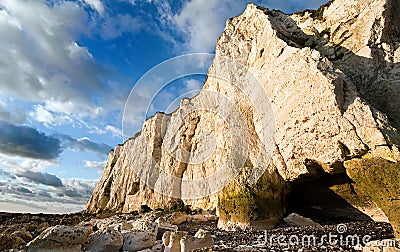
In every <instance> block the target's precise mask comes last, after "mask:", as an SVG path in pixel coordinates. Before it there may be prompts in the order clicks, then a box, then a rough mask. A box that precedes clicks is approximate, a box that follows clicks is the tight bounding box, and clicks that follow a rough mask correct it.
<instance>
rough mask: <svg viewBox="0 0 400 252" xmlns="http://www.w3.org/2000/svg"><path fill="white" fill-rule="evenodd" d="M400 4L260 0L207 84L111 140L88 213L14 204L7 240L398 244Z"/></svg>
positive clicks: (51, 243) (130, 246) (329, 247)
mask: <svg viewBox="0 0 400 252" xmlns="http://www.w3.org/2000/svg"><path fill="white" fill-rule="evenodd" d="M399 13H400V1H399V0H333V1H329V2H327V3H326V4H324V5H323V6H321V7H320V8H319V9H317V10H305V11H302V12H298V13H294V14H285V13H283V12H281V11H279V10H270V9H267V8H264V7H261V6H257V5H255V4H248V6H247V8H246V9H245V10H244V12H243V13H242V14H241V15H239V16H237V17H234V18H230V19H228V20H227V21H226V26H225V30H224V31H223V33H222V34H221V36H220V37H219V38H218V40H217V43H216V49H215V55H214V60H213V63H212V65H211V66H210V68H209V70H208V75H207V79H206V81H205V83H204V86H203V88H202V90H201V91H200V93H199V94H198V95H197V96H195V97H193V98H191V99H189V98H184V99H182V100H181V101H180V105H179V108H177V109H176V110H175V111H173V112H172V113H169V114H167V113H161V112H157V113H156V114H155V115H153V116H152V117H149V118H148V119H147V120H146V121H145V122H144V124H143V127H142V129H141V130H140V132H138V133H136V134H135V135H134V136H132V137H130V138H129V139H127V140H126V141H125V142H124V143H121V144H118V145H117V146H115V148H114V149H113V150H111V151H110V152H109V154H108V159H107V162H106V165H105V167H104V170H103V172H102V175H101V178H100V180H99V182H98V183H97V185H96V187H95V189H94V191H93V193H92V195H91V197H90V199H89V200H88V202H87V204H86V208H85V209H84V210H83V211H82V212H79V213H73V214H63V215H48V214H17V213H1V214H0V250H1V251H28V252H36V251H37V252H40V251H60V252H61V251H142V252H151V251H166V252H167V251H171V252H172V251H177V252H179V251H181V252H188V251H297V252H306V251H327V252H328V251H363V252H367V251H382V252H384V251H385V252H389V251H400V240H399V237H400V198H399V197H400V196H399V195H400V186H399V181H400V151H399V146H400V145H399V144H400V134H399V129H400V28H399V24H400V14H399ZM175 67H176V68H177V66H176V65H173V68H175ZM154 79H156V78H154ZM61 185H62V183H61V181H60V185H59V186H61Z"/></svg>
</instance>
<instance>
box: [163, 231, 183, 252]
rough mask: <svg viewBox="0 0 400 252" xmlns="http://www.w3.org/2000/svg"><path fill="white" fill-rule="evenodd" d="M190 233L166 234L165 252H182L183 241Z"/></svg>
mask: <svg viewBox="0 0 400 252" xmlns="http://www.w3.org/2000/svg"><path fill="white" fill-rule="evenodd" d="M187 234H188V233H187V232H185V231H176V232H169V231H167V232H165V233H164V235H163V237H162V241H163V244H164V246H165V250H164V252H181V243H180V241H181V239H182V238H183V237H185V236H186V235H187Z"/></svg>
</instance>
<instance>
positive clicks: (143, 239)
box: [122, 230, 157, 251]
mask: <svg viewBox="0 0 400 252" xmlns="http://www.w3.org/2000/svg"><path fill="white" fill-rule="evenodd" d="M122 236H123V239H124V244H123V246H122V250H123V251H140V250H143V249H148V248H152V247H153V246H154V245H155V243H156V240H157V231H155V232H154V230H153V231H151V230H150V231H143V230H130V231H122Z"/></svg>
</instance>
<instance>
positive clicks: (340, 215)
mask: <svg viewBox="0 0 400 252" xmlns="http://www.w3.org/2000/svg"><path fill="white" fill-rule="evenodd" d="M315 175H316V174H315V173H314V177H306V178H300V179H298V180H296V181H294V182H293V183H292V185H291V192H290V193H289V194H288V197H287V208H286V213H287V214H290V213H298V214H300V215H302V216H304V217H307V218H311V219H312V220H314V221H317V222H318V223H320V224H338V223H343V222H347V221H349V222H351V221H366V220H371V218H370V217H369V216H368V215H366V214H365V213H363V212H361V211H360V210H359V209H357V208H356V207H354V206H353V205H352V204H354V203H356V204H359V205H362V204H367V203H366V199H363V198H360V197H358V195H357V194H356V192H355V191H354V188H353V183H354V182H353V181H352V180H351V179H350V178H349V177H348V176H347V174H346V173H341V174H329V173H325V172H323V173H318V175H319V176H315ZM349 202H352V204H351V203H349Z"/></svg>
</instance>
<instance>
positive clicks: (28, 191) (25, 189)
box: [15, 186, 32, 194]
mask: <svg viewBox="0 0 400 252" xmlns="http://www.w3.org/2000/svg"><path fill="white" fill-rule="evenodd" d="M15 191H17V192H20V193H26V194H32V191H31V190H29V189H28V188H26V187H23V186H20V187H17V188H15Z"/></svg>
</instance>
